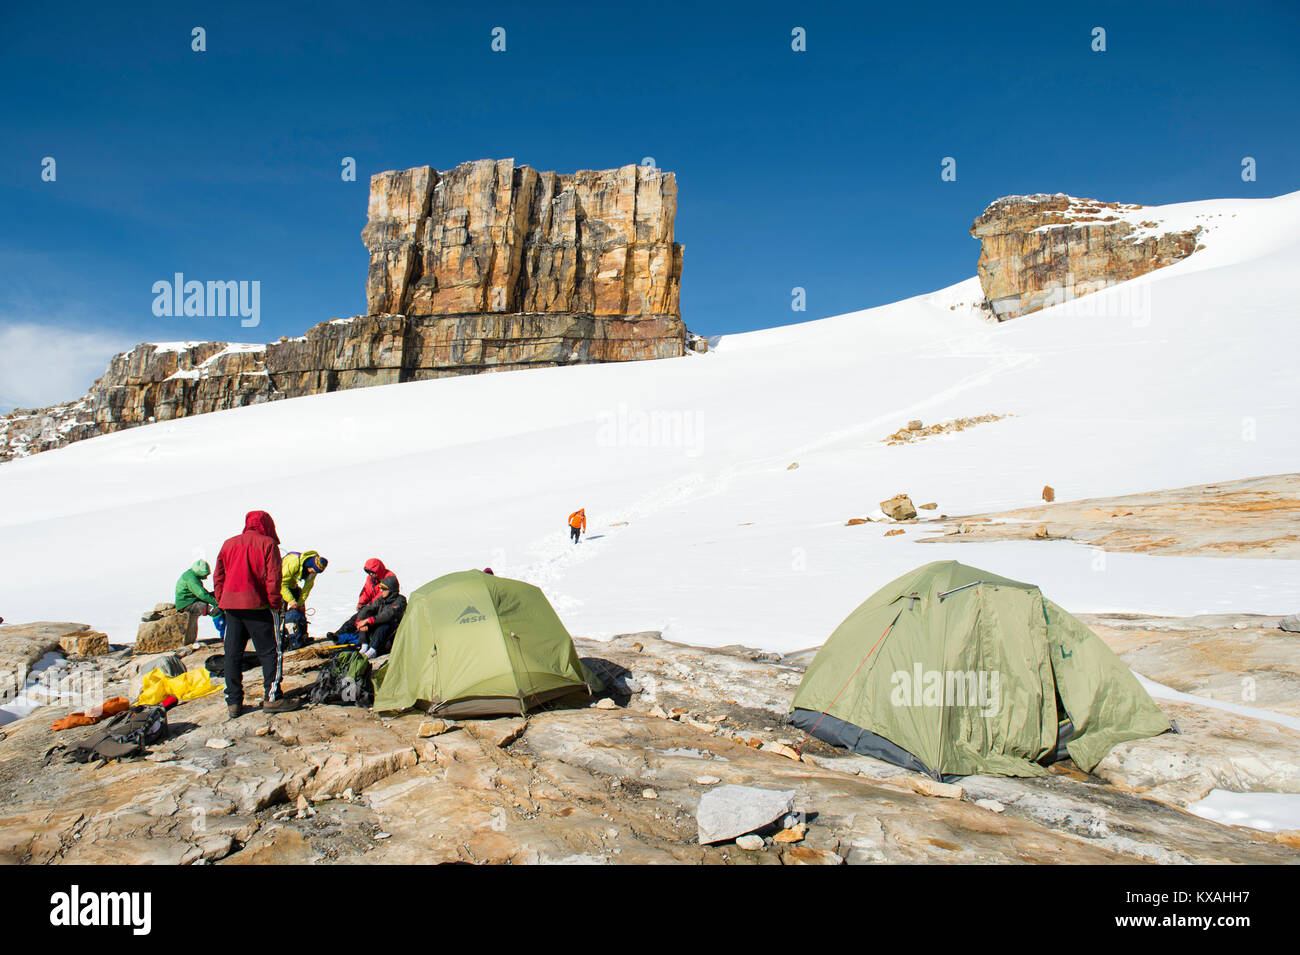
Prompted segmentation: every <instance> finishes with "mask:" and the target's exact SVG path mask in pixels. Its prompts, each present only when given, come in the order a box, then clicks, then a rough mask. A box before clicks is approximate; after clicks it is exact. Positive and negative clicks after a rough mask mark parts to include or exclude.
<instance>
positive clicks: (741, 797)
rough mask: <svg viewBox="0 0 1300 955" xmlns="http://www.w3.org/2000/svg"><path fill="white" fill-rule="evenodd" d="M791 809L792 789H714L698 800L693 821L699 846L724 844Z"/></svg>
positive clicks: (725, 787)
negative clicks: (694, 821)
mask: <svg viewBox="0 0 1300 955" xmlns="http://www.w3.org/2000/svg"><path fill="white" fill-rule="evenodd" d="M793 809H794V790H793V789H787V790H774V789H757V788H755V787H753V786H734V785H727V786H718V787H716V788H714V789H710V790H709V791H708V792H706V793H705V794H704V795H703V796H701V797H700V805H699V808H698V809H696V811H695V819H696V822H697V824H698V826H699V831H698V836H699V842H700V845H711V844H713V843H715V842H726V841H727V840H729V839H734V838H736V836H742V835H744V834H745V833H747V832H753V831H754V830H755V829H761V828H762V827H763V826H766V825H767V824H768V823H770V822H772V821H773V820H775V819H779V818H781V817H782V816H784V815H785V814H786V813H788V812H790V811H791V810H793Z"/></svg>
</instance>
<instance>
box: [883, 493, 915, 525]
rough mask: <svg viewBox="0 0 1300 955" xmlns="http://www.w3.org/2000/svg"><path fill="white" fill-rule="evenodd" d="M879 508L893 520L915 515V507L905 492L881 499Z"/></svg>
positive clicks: (909, 517) (901, 519) (905, 518)
mask: <svg viewBox="0 0 1300 955" xmlns="http://www.w3.org/2000/svg"><path fill="white" fill-rule="evenodd" d="M880 509H881V510H882V511H884V512H885V515H886V516H887V517H889V518H891V519H892V520H895V521H906V520H910V519H911V518H913V517H916V507H915V505H913V504H912V499H911V498H910V497H908V496H907V495H906V494H895V495H894V496H893V497H891V498H890V499H889V500H887V501H881V502H880Z"/></svg>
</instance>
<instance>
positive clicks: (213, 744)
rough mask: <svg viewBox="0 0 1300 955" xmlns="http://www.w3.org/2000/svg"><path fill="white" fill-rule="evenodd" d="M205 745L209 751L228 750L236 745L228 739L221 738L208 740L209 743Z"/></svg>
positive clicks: (215, 737) (216, 737)
mask: <svg viewBox="0 0 1300 955" xmlns="http://www.w3.org/2000/svg"><path fill="white" fill-rule="evenodd" d="M204 745H206V746H207V747H208V749H227V748H229V747H231V746H234V745H235V744H234V743H232V742H230V740H228V739H222V738H221V737H219V736H214V737H213V738H212V739H210V740H208V741H207V743H206V744H204Z"/></svg>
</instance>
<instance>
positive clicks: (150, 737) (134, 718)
mask: <svg viewBox="0 0 1300 955" xmlns="http://www.w3.org/2000/svg"><path fill="white" fill-rule="evenodd" d="M166 735H167V711H166V710H165V709H163V708H162V707H161V706H133V707H131V708H130V709H129V710H123V711H122V712H121V713H118V714H117V715H116V716H114V717H113V718H112V719H110V720H108V721H107V722H106V723H104V724H103V725H102V726H100V727H98V728H97V729H96V730H95V731H94V732H93V733H91V734H90V735H89V736H87V737H86V738H85V739H84V740H82V741H81V742H80V743H78V744H77V745H76V746H74V747H73V748H72V749H71V750H69V751H68V759H69V760H72V761H73V762H78V763H88V762H90V761H92V760H96V759H130V758H131V757H133V756H139V755H140V754H141V753H143V752H144V748H145V747H146V746H152V745H153V744H154V743H156V742H158V741H159V740H160V739H162V738H163V737H165V736H166Z"/></svg>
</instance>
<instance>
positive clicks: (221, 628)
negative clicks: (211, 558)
mask: <svg viewBox="0 0 1300 955" xmlns="http://www.w3.org/2000/svg"><path fill="white" fill-rule="evenodd" d="M211 573H212V568H211V567H209V566H208V562H207V561H206V560H202V559H200V560H196V561H195V562H194V563H193V564H191V565H190V569H189V570H187V571H185V573H183V574H181V576H180V579H179V580H177V581H176V609H177V610H187V609H188V610H189V612H190V613H193V614H198V615H200V616H205V617H211V618H212V626H214V627H216V628H217V633H218V635H220V634H224V633H225V632H226V618H225V616H224V615H223V614H222V612H221V608H220V607H218V606H217V598H216V597H215V596H214V595H213V594H212V593H210V592H209V591H208V588H207V587H205V586H204V585H203V581H204V580H205V579H206V578H207V576H208V575H209V574H211Z"/></svg>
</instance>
